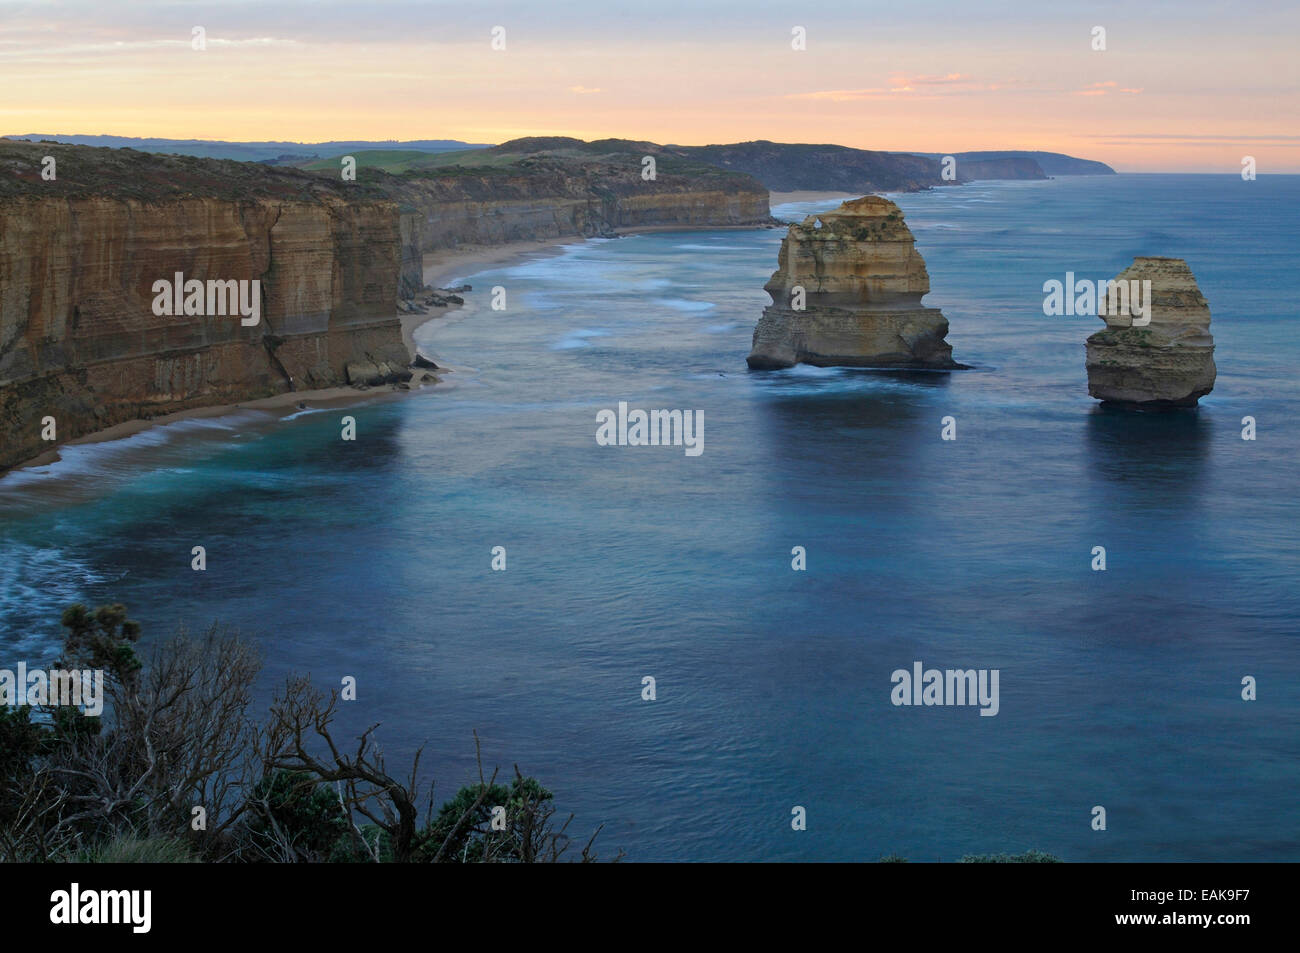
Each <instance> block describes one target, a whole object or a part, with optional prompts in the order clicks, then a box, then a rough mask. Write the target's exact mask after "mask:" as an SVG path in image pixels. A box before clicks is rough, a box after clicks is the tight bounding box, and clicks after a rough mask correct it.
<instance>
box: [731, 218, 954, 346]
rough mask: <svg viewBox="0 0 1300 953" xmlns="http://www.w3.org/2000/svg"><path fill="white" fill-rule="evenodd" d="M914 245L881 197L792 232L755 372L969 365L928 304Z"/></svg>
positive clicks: (761, 327) (770, 287) (760, 330)
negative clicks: (955, 354)
mask: <svg viewBox="0 0 1300 953" xmlns="http://www.w3.org/2000/svg"><path fill="white" fill-rule="evenodd" d="M915 245H916V240H915V239H914V238H913V236H912V232H911V229H909V228H908V227H907V224H906V223H905V222H904V221H903V213H902V212H901V211H899V209H898V206H897V205H895V204H894V203H893V202H891V201H889V200H888V199H885V198H881V197H879V196H875V195H869V196H866V197H865V198H860V199H854V200H852V201H849V202H845V203H844V204H843V205H841V206H840V207H839V208H838V209H836V210H835V211H833V212H824V213H822V214H821V215H810V216H808V217H807V218H806V219H804V220H803V221H802V222H800V223H798V224H795V225H791V226H790V230H789V232H788V233H787V234H786V237H785V240H784V241H783V242H782V243H781V252H780V256H779V259H778V262H779V267H778V268H777V270H776V272H775V273H773V275H772V278H771V280H769V281H768V283H767V284H766V285H765V289H766V291H767V293H768V294H769V295H771V297H772V304H771V305H770V306H769V307H767V308H765V309H764V310H763V316H762V317H761V318H760V319H759V322H758V326H757V327H756V328H755V329H754V342H753V349H752V351H751V352H750V355H749V358H748V363H749V366H750V367H751V368H755V369H759V370H770V369H775V368H782V367H790V366H792V365H794V364H815V365H820V366H833V365H834V366H851V367H853V366H856V367H917V368H956V367H961V366H962V365H959V364H955V363H954V362H953V359H952V347H951V346H949V344H948V342H947V341H946V340H944V338H945V336H946V335H947V333H948V321H947V319H946V318H945V317H944V316H943V313H942V312H941V311H940V310H939V309H938V308H927V307H924V306H922V304H921V298H922V297H924V296H925V295H926V294H928V293H929V291H930V276H929V273H928V272H927V271H926V269H925V261H924V260H923V259H922V258H921V255H920V253H919V252H917V250H916V247H915ZM801 299H802V300H801ZM801 305H802V307H801Z"/></svg>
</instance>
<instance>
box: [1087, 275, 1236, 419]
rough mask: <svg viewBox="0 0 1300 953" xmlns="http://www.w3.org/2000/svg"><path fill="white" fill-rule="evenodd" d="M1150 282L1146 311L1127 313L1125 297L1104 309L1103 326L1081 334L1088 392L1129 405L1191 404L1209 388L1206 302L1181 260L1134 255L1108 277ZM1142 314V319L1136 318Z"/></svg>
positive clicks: (1211, 379) (1101, 307)
mask: <svg viewBox="0 0 1300 953" xmlns="http://www.w3.org/2000/svg"><path fill="white" fill-rule="evenodd" d="M1131 281H1136V282H1138V284H1139V286H1140V285H1141V282H1143V281H1150V282H1151V286H1150V287H1151V296H1150V300H1149V301H1148V302H1147V303H1146V306H1147V308H1149V311H1148V312H1147V313H1146V314H1144V315H1142V316H1136V315H1135V310H1136V309H1135V308H1134V306H1133V305H1134V303H1135V302H1133V301H1130V302H1129V306H1127V307H1125V306H1123V305H1121V306H1120V307H1118V308H1116V309H1115V313H1108V312H1109V310H1110V309H1109V308H1107V301H1106V297H1105V295H1103V294H1099V295H1098V297H1099V298H1100V300H1099V302H1098V310H1099V315H1098V316H1099V317H1101V318H1102V320H1104V321H1105V322H1106V327H1105V329H1104V330H1102V331H1098V332H1097V333H1096V334H1094V335H1092V337H1090V338H1088V343H1087V368H1088V393H1089V394H1090V395H1091V396H1093V397H1096V398H1097V399H1098V400H1102V401H1108V402H1111V403H1115V404H1124V405H1128V406H1134V407H1150V408H1160V407H1194V406H1196V402H1197V401H1199V400H1200V399H1201V398H1202V397H1204V396H1205V395H1206V394H1208V393H1209V392H1210V391H1211V390H1213V389H1214V376H1215V373H1216V370H1215V366H1214V337H1213V336H1212V335H1211V334H1210V307H1209V305H1208V304H1207V303H1206V301H1205V296H1204V295H1202V294H1201V289H1200V288H1198V287H1197V286H1196V278H1195V276H1194V275H1193V274H1192V270H1191V269H1190V268H1188V267H1187V262H1185V261H1183V259H1181V258H1134V259H1133V264H1131V265H1130V266H1129V267H1128V268H1126V269H1124V271H1123V272H1121V273H1120V274H1119V276H1118V277H1116V278H1115V282H1116V283H1117V284H1118V283H1119V282H1131ZM1147 319H1149V323H1144V322H1145V321H1146V320H1147Z"/></svg>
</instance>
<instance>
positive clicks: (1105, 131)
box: [0, 0, 1300, 174]
mask: <svg viewBox="0 0 1300 953" xmlns="http://www.w3.org/2000/svg"><path fill="white" fill-rule="evenodd" d="M1044 7H1046V8H1048V9H1044ZM1096 26H1101V27H1103V28H1104V29H1105V31H1106V33H1105V40H1106V49H1105V50H1094V49H1093V29H1094V27H1096ZM195 27H202V29H203V33H204V37H205V39H206V49H203V50H196V49H194V48H193V44H192V37H193V33H194V28H195ZM494 27H502V28H504V38H505V48H504V49H493V48H492V31H493V28H494ZM795 27H803V28H804V30H805V32H806V37H807V48H806V49H803V50H796V49H793V48H792V31H793V30H794V28H795ZM1298 28H1300V4H1295V3H1249V2H1246V3H1237V4H1231V5H1230V4H1225V3H1221V2H1216V3H1202V2H1197V0H1193V2H1182V3H1159V4H1137V3H1092V4H1083V3H1061V4H1042V3H1034V4H1029V3H1005V4H1002V3H981V2H973V3H966V4H951V3H929V2H925V0H917V2H904V3H888V4H886V3H879V4H877V3H867V2H853V3H835V2H819V3H816V4H807V5H804V4H800V3H792V2H780V3H777V2H768V0H755V2H746V3H728V2H709V0H696V2H678V0H663V2H658V3H635V2H633V3H622V4H615V3H614V0H601V2H574V3H563V2H554V3H542V2H533V3H476V2H459V3H439V2H432V3H430V2H422V3H417V2H392V0H376V2H370V3H331V2H315V3H307V2H299V3H292V2H277V3H269V2H268V3H261V2H254V0H230V2H199V3H188V2H175V0H170V2H152V0H145V2H110V0H98V2H85V3H83V2H75V0H73V2H53V0H51V2H13V0H0V79H3V89H4V95H3V97H0V134H7V135H26V134H31V133H37V134H47V135H52V134H83V135H89V134H107V135H119V136H142V137H166V138H199V139H229V140H293V141H304V142H317V141H323V140H331V139H462V140H466V141H469V142H484V143H494V142H501V141H504V140H506V139H510V138H514V137H516V136H523V135H571V136H578V137H580V138H584V139H593V138H603V137H606V136H618V137H624V138H633V139H648V140H652V141H656V142H665V143H681V144H703V143H710V142H734V141H738V140H746V139H772V140H776V141H781V142H835V143H840V144H843V145H849V146H857V147H861V148H869V149H886V150H896V151H909V150H910V151H922V152H958V151H966V150H975V149H1045V150H1051V151H1056V152H1066V153H1070V154H1072V155H1077V156H1082V157H1085V158H1091V159H1100V160H1102V161H1104V162H1107V163H1109V164H1111V165H1112V166H1114V167H1115V168H1116V169H1117V170H1119V171H1121V172H1157V171H1167V172H1175V171H1185V172H1224V173H1236V172H1238V171H1239V170H1240V168H1241V161H1242V157H1243V156H1246V155H1252V156H1254V157H1255V158H1256V161H1257V163H1258V169H1259V172H1260V174H1268V173H1270V172H1288V173H1296V172H1300V129H1298V127H1300V123H1298V122H1297V119H1300V56H1298V55H1297V37H1298V36H1300V29H1298Z"/></svg>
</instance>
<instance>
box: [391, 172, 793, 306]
mask: <svg viewBox="0 0 1300 953" xmlns="http://www.w3.org/2000/svg"><path fill="white" fill-rule="evenodd" d="M523 168H524V169H525V170H526V171H512V172H497V173H493V174H486V173H485V174H480V175H475V174H470V173H460V174H456V175H444V176H426V177H419V176H391V177H386V178H385V179H384V180H383V181H382V186H381V187H382V188H383V189H384V191H385V192H386V193H387V194H389V195H391V196H393V197H394V199H396V200H397V201H398V202H399V203H400V205H401V207H402V219H403V221H402V242H403V250H402V263H403V269H402V293H403V295H404V296H407V297H409V296H410V295H411V294H413V293H414V292H415V291H418V290H419V288H420V287H421V285H422V284H423V273H422V262H423V260H424V256H425V255H436V254H437V253H438V252H439V251H442V250H446V249H453V248H459V247H461V246H466V245H469V246H475V245H501V244H505V243H508V242H517V241H536V240H540V239H548V238H563V237H566V236H570V235H571V236H573V237H575V238H590V237H592V236H597V235H608V234H611V233H613V232H614V231H615V230H616V229H621V228H639V227H652V226H681V227H684V228H689V227H697V226H728V225H764V224H768V223H769V222H770V221H771V213H770V211H769V208H768V192H767V189H766V188H764V187H763V186H761V185H760V184H759V183H758V182H757V181H755V180H754V179H751V178H750V177H749V176H744V175H735V174H731V173H726V172H717V173H715V174H710V175H707V176H700V175H698V174H696V175H687V174H681V173H674V172H671V171H668V172H660V173H659V174H658V175H657V176H656V178H655V179H654V180H652V181H647V180H645V179H643V178H642V176H641V165H640V164H639V160H638V157H636V156H633V155H626V156H610V157H605V158H604V159H603V160H602V161H600V162H591V163H580V162H561V161H560V160H551V159H549V158H546V157H539V158H534V159H529V160H526V161H525V163H524V164H523Z"/></svg>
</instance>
